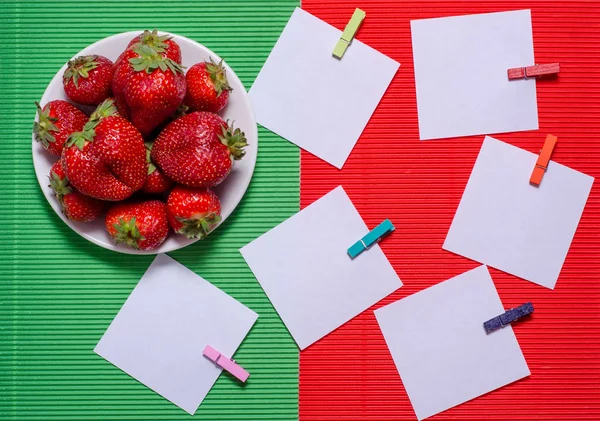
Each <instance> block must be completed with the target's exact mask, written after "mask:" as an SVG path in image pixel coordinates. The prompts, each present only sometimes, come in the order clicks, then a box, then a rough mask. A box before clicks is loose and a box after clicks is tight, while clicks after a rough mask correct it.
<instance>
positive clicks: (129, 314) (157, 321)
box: [94, 254, 258, 415]
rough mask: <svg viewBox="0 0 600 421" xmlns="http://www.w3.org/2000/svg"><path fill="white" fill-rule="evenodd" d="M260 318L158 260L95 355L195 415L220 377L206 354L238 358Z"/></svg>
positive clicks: (173, 264) (177, 267)
mask: <svg viewBox="0 0 600 421" xmlns="http://www.w3.org/2000/svg"><path fill="white" fill-rule="evenodd" d="M257 318H258V315H257V314H256V313H254V312H253V311H252V310H250V309H249V308H247V307H246V306H244V305H243V304H241V303H240V302H238V301H236V300H235V299H233V298H232V297H230V296H229V295H227V294H225V293H224V292H223V291H221V290H220V289H218V288H216V287H214V286H213V285H212V284H211V283H209V282H207V281H205V280H204V279H202V278H201V277H199V276H198V275H196V274H195V273H194V272H192V271H191V270H189V269H187V268H186V267H185V266H183V265H181V264H179V263H177V262H176V261H175V260H173V259H171V258H170V257H168V256H166V255H164V254H159V255H158V256H156V259H154V261H153V262H152V264H151V265H150V267H149V268H148V270H147V271H146V273H145V274H144V276H143V277H142V279H141V280H140V282H139V283H138V285H137V286H136V287H135V289H134V290H133V292H132V293H131V295H130V296H129V298H128V299H127V301H126V302H125V304H124V305H123V307H122V308H121V310H120V311H119V314H117V316H116V317H115V319H114V320H113V322H112V323H111V325H110V327H109V328H108V330H107V331H106V332H105V333H104V336H103V337H102V339H101V340H100V342H99V343H98V345H97V346H96V349H94V352H96V353H97V354H98V355H100V356H101V357H102V358H104V359H106V360H107V361H109V362H110V363H112V364H114V365H115V366H117V367H118V368H120V369H121V370H123V371H124V372H125V373H127V374H129V375H130V376H131V377H133V378H135V379H136V380H138V381H139V382H141V383H143V384H144V385H146V386H147V387H149V388H150V389H152V390H154V391H155V392H156V393H158V394H159V395H162V396H163V397H165V398H166V399H168V400H169V401H171V402H173V403H174V404H175V405H177V406H179V407H180V408H181V409H183V410H184V411H186V412H188V413H189V414H191V415H193V414H194V413H195V412H196V410H197V409H198V406H199V405H200V403H202V401H203V400H204V398H205V397H206V395H207V393H208V392H209V390H210V389H211V388H212V386H213V384H214V383H215V381H216V380H217V378H218V377H219V375H220V374H221V371H222V370H221V369H220V368H219V367H217V366H216V365H215V364H214V363H213V362H212V361H210V360H209V359H207V358H206V357H204V356H203V355H202V351H203V350H204V348H205V347H206V345H210V346H212V347H213V348H215V349H216V350H218V351H219V352H221V353H222V354H223V355H226V356H228V357H229V356H232V355H233V354H234V353H235V351H236V349H237V348H238V347H239V346H240V344H241V343H242V341H243V340H244V338H245V337H246V335H247V334H248V332H249V331H250V328H251V327H252V325H253V324H254V322H255V321H256V319H257Z"/></svg>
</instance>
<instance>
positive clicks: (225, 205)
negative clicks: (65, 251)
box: [32, 31, 258, 254]
mask: <svg viewBox="0 0 600 421" xmlns="http://www.w3.org/2000/svg"><path fill="white" fill-rule="evenodd" d="M141 32H142V31H134V32H124V33H122V34H118V35H113V36H111V37H108V38H105V39H103V40H100V41H98V42H96V43H95V44H92V45H90V46H89V47H87V48H85V49H84V50H82V51H80V52H79V53H78V54H77V56H80V55H86V54H99V55H103V56H105V57H108V58H109V59H111V60H112V61H115V60H116V59H117V57H118V56H119V54H121V52H123V51H124V50H125V47H126V46H127V44H128V43H129V41H131V39H133V38H134V37H135V36H137V35H139V34H140V33H141ZM171 35H172V36H173V39H175V41H177V43H178V44H179V46H180V47H181V56H182V63H183V65H184V66H185V67H186V68H188V69H189V68H190V67H191V66H192V65H194V64H195V63H198V62H200V61H204V60H208V59H209V58H210V57H212V58H213V59H214V60H216V61H219V60H221V58H220V57H219V56H217V55H216V54H215V53H213V52H212V51H210V50H209V49H208V48H206V47H204V46H202V45H200V44H198V43H197V42H195V41H192V40H191V39H189V38H186V37H182V36H179V35H175V34H171ZM225 67H226V69H227V79H228V80H229V84H230V85H231V87H232V88H233V91H232V92H231V93H230V96H229V103H228V105H227V107H225V109H224V110H223V111H222V112H221V113H220V114H221V116H222V117H223V118H224V119H225V120H228V119H229V120H235V127H239V128H240V129H242V130H243V131H244V132H245V133H246V138H247V139H248V146H247V147H246V148H245V150H246V156H244V158H243V159H242V160H240V161H236V162H234V164H233V169H232V171H231V174H230V175H229V176H228V177H227V179H226V180H225V181H224V182H223V183H222V184H221V185H219V186H217V187H216V188H215V192H216V193H217V195H218V196H219V198H220V199H221V215H222V218H223V219H222V221H221V223H222V222H223V221H225V219H227V217H228V216H229V215H231V213H232V212H233V210H234V209H235V208H236V206H237V205H238V203H239V202H240V200H242V197H243V196H244V193H245V192H246V189H247V188H248V185H249V184H250V180H251V178H252V173H253V172H254V165H255V163H256V155H257V152H258V131H257V127H256V119H255V117H254V112H253V111H252V106H251V104H250V100H249V99H248V95H247V93H246V89H245V88H244V85H242V82H241V81H240V80H239V78H238V77H237V76H236V74H235V73H234V72H233V70H231V68H230V67H229V66H227V65H226V64H225ZM65 69H66V64H65V65H64V66H63V67H62V68H61V69H60V70H59V71H58V72H57V73H56V75H55V76H54V78H53V79H52V81H51V82H50V84H49V85H48V87H47V88H46V91H45V92H44V96H43V97H42V99H41V101H40V105H41V106H42V107H43V106H44V105H46V103H48V102H50V101H53V100H56V99H63V100H68V99H67V97H66V95H65V92H64V90H63V84H62V75H63V72H64V71H65ZM32 107H33V105H32ZM36 120H37V116H36ZM32 141H33V146H32V149H33V165H34V167H35V173H36V176H37V179H38V182H39V183H40V187H41V188H42V191H43V193H44V195H45V196H46V199H48V202H49V203H50V205H51V206H52V208H53V209H54V211H55V212H56V213H57V214H58V215H59V216H60V217H61V218H62V220H63V221H64V222H65V224H67V225H68V226H69V227H71V229H73V230H74V231H75V232H77V233H78V234H79V235H81V236H82V237H84V238H86V239H87V240H89V241H91V242H92V243H95V244H98V245H99V246H101V247H104V248H107V249H110V250H115V251H118V252H121V253H130V254H156V253H167V252H169V251H173V250H177V249H180V248H182V247H185V246H187V245H189V244H191V243H194V242H195V241H197V240H189V239H187V238H185V237H184V236H182V235H177V234H174V233H172V232H171V233H170V234H169V237H168V238H167V239H166V240H165V242H164V243H163V244H162V245H161V246H160V247H159V248H157V249H155V250H148V251H142V250H132V249H130V248H128V247H126V246H123V245H118V246H117V245H115V244H114V242H113V241H112V239H111V238H110V237H109V235H108V233H107V232H106V229H105V228H104V218H103V217H101V218H99V219H98V220H96V221H93V222H90V223H80V222H73V221H70V220H68V219H67V218H66V217H65V216H64V215H63V213H62V212H61V210H60V205H59V203H58V201H57V200H56V198H55V197H54V193H53V191H52V189H51V188H50V187H48V184H49V180H48V174H49V173H50V168H51V167H52V164H54V162H56V160H57V157H56V156H54V155H52V154H51V153H50V152H47V151H46V150H45V149H44V148H43V147H42V145H41V144H39V143H38V142H36V141H35V136H32ZM211 235H219V232H218V231H217V232H214V233H212V234H211Z"/></svg>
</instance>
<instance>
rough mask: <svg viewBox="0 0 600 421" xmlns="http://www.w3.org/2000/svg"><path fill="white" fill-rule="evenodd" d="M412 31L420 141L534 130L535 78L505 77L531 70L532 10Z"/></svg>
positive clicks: (426, 23) (417, 26) (415, 26)
mask: <svg viewBox="0 0 600 421" xmlns="http://www.w3.org/2000/svg"><path fill="white" fill-rule="evenodd" d="M410 25H411V33H412V46H413V58H414V63H415V80H416V88H417V108H418V114H419V133H420V137H421V140H426V139H439V138H447V137H456V136H469V135H476V134H490V133H503V132H514V131H522V130H535V129H537V128H538V116H537V100H536V94H535V78H533V79H528V80H514V81H509V80H508V76H507V74H506V72H507V70H508V69H509V68H513V67H523V66H531V65H533V64H536V63H535V61H534V57H533V36H532V32H531V12H530V11H529V10H518V11H514V12H502V13H488V14H481V15H468V16H455V17H448V18H436V19H423V20H413V21H411V23H410Z"/></svg>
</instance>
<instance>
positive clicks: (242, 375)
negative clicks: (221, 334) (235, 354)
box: [202, 345, 250, 382]
mask: <svg viewBox="0 0 600 421" xmlns="http://www.w3.org/2000/svg"><path fill="white" fill-rule="evenodd" d="M202 354H203V355H204V356H205V357H206V358H208V359H209V360H211V361H212V362H214V363H215V364H216V365H218V366H219V367H221V368H222V369H223V370H225V371H228V372H229V373H231V375H232V376H234V377H235V378H237V379H238V380H239V381H241V382H245V381H246V380H248V377H250V373H248V372H247V371H246V370H244V369H243V368H242V367H241V366H239V365H238V364H237V363H236V362H235V361H234V360H232V359H231V358H229V357H226V356H225V355H223V354H221V353H220V352H219V351H217V350H216V349H214V348H213V347H212V346H210V345H206V348H204V351H203V352H202Z"/></svg>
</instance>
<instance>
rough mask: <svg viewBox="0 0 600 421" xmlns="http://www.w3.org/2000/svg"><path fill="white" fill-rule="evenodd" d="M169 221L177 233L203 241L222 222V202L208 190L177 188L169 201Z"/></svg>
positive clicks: (172, 192) (170, 195)
mask: <svg viewBox="0 0 600 421" xmlns="http://www.w3.org/2000/svg"><path fill="white" fill-rule="evenodd" d="M167 219H168V220H169V225H171V228H173V231H175V232H176V233H178V234H183V235H185V236H186V237H187V238H200V239H202V238H204V237H206V236H207V235H208V234H209V233H210V232H211V231H212V230H213V229H214V228H215V227H216V226H217V225H218V224H219V222H221V202H220V201H219V198H218V197H217V195H216V194H215V193H213V191H212V190H210V189H208V188H202V189H193V188H190V187H185V186H176V187H175V188H174V189H173V190H172V191H171V193H170V194H169V198H168V199H167Z"/></svg>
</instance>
